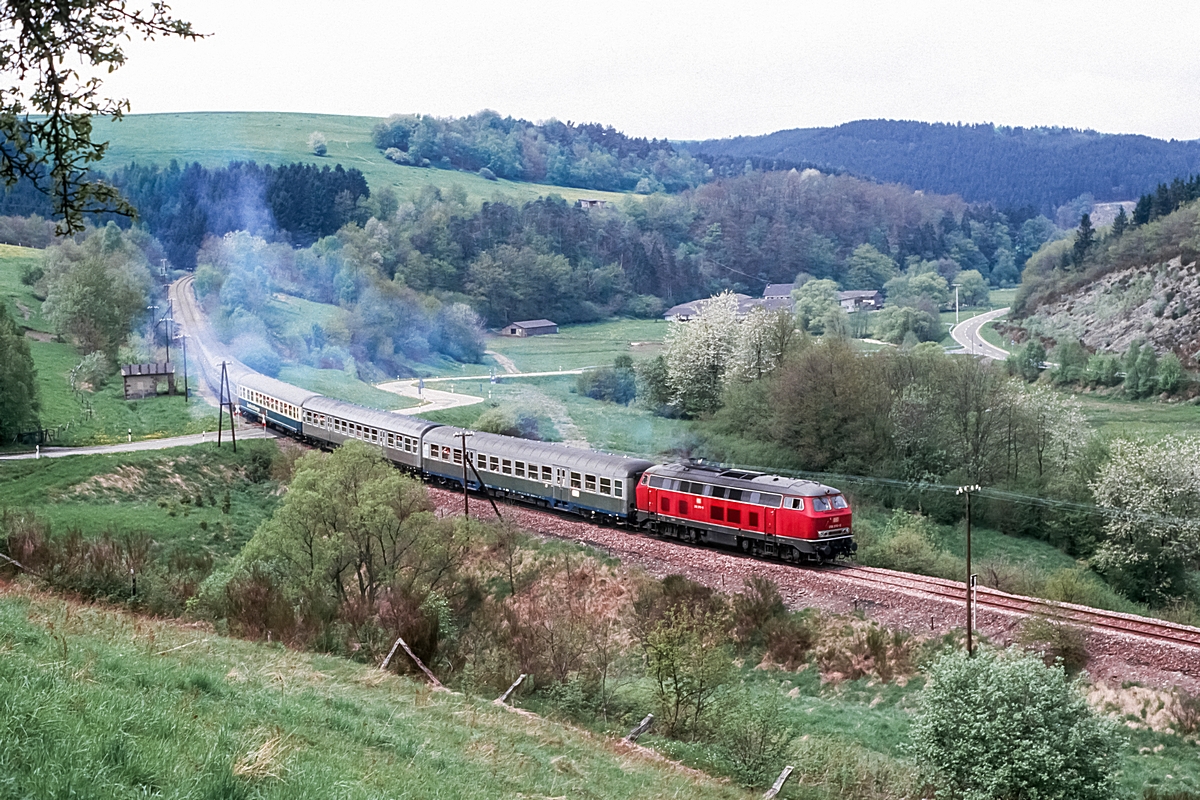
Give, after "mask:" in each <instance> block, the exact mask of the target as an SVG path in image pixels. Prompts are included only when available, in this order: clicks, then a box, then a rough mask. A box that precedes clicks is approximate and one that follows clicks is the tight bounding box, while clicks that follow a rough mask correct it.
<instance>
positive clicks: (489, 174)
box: [479, 167, 496, 181]
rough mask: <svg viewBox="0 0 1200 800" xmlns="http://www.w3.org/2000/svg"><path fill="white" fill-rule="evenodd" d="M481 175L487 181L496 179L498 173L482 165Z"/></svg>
mask: <svg viewBox="0 0 1200 800" xmlns="http://www.w3.org/2000/svg"><path fill="white" fill-rule="evenodd" d="M479 177H481V178H483V179H484V180H485V181H494V180H496V173H494V172H492V171H491V170H490V169H488V168H487V167H480V168H479Z"/></svg>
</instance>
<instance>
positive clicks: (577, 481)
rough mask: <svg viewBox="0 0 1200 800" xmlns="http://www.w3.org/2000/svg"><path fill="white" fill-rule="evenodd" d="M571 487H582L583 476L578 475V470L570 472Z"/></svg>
mask: <svg viewBox="0 0 1200 800" xmlns="http://www.w3.org/2000/svg"><path fill="white" fill-rule="evenodd" d="M571 488H572V489H582V488H583V476H582V475H580V474H579V473H578V472H572V473H571Z"/></svg>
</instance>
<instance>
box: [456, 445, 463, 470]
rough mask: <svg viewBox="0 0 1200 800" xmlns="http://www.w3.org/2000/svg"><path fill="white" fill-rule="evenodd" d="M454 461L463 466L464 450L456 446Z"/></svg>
mask: <svg viewBox="0 0 1200 800" xmlns="http://www.w3.org/2000/svg"><path fill="white" fill-rule="evenodd" d="M454 463H455V464H458V465H459V466H462V450H459V449H458V448H457V447H456V448H454Z"/></svg>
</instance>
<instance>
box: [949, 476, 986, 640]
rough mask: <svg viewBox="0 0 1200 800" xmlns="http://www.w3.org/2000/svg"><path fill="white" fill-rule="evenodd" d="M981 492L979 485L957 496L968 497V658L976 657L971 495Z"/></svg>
mask: <svg viewBox="0 0 1200 800" xmlns="http://www.w3.org/2000/svg"><path fill="white" fill-rule="evenodd" d="M979 490H980V486H979V485H978V484H972V485H971V486H960V487H958V491H956V492H955V494H965V495H966V496H967V656H968V657H970V656H972V655H974V653H975V648H974V646H973V645H974V643H973V642H972V640H971V629H972V628H973V627H975V611H974V609H973V608H972V607H971V601H972V600H973V599H974V598H973V597H972V594H973V591H974V588H975V587H974V586H972V585H971V584H972V576H971V495H972V494H973V493H975V492H978V491H979Z"/></svg>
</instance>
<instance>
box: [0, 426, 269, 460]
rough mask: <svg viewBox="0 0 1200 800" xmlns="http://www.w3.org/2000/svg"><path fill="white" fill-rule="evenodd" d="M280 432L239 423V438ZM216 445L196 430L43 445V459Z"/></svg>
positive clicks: (211, 436) (265, 436)
mask: <svg viewBox="0 0 1200 800" xmlns="http://www.w3.org/2000/svg"><path fill="white" fill-rule="evenodd" d="M276 436H277V434H276V433H275V432H274V431H272V430H264V429H262V428H260V427H258V426H257V425H247V426H239V427H238V431H237V438H239V439H274V438H276ZM221 441H222V443H223V444H222V446H224V447H228V446H229V431H225V433H224V434H223V435H222V437H221ZM205 443H207V444H209V445H211V446H214V447H215V446H216V443H217V433H216V431H209V432H208V433H194V434H191V435H190V436H171V437H169V438H166V439H143V440H142V441H140V442H121V443H119V444H101V445H94V446H92V447H43V448H42V454H41V457H42V458H63V457H65V456H94V455H111V454H113V453H136V452H140V451H142V450H166V449H168V448H170V447H188V446H190V445H197V444H205ZM37 457H38V455H37V454H36V453H18V454H16V455H11V456H0V461H26V460H28V459H33V458H37Z"/></svg>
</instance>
